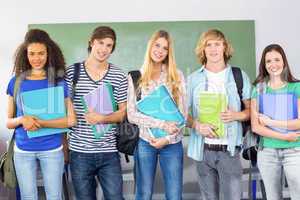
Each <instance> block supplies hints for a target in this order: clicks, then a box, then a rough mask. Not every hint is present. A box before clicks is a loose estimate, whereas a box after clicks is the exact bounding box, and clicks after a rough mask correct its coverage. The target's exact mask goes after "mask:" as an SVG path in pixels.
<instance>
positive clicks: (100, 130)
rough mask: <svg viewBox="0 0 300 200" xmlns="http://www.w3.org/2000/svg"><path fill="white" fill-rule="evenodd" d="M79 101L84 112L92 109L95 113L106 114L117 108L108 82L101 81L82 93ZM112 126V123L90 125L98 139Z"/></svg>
mask: <svg viewBox="0 0 300 200" xmlns="http://www.w3.org/2000/svg"><path fill="white" fill-rule="evenodd" d="M81 102H82V104H83V106H84V109H85V111H86V112H88V110H93V111H94V112H96V113H99V114H102V115H107V114H111V113H113V112H115V111H116V110H117V105H116V102H115V99H114V96H113V90H112V86H111V84H110V83H103V84H101V85H100V86H99V87H98V88H96V89H95V90H93V91H91V92H89V93H88V94H86V95H84V96H83V97H82V98H81ZM112 126H113V125H112V124H96V125H92V129H93V132H94V135H95V138H97V139H100V138H101V137H102V136H103V135H104V134H105V133H106V132H107V131H109V130H111V128H112Z"/></svg>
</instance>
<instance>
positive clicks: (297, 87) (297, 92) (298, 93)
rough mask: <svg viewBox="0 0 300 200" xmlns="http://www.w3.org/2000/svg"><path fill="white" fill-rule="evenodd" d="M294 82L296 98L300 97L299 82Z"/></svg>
mask: <svg viewBox="0 0 300 200" xmlns="http://www.w3.org/2000/svg"><path fill="white" fill-rule="evenodd" d="M295 84H296V87H295V95H296V96H297V97H298V99H300V82H297V83H295Z"/></svg>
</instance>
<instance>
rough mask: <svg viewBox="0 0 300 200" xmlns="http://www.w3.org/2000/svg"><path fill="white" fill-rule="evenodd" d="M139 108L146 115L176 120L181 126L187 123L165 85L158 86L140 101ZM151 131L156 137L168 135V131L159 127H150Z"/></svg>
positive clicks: (171, 120)
mask: <svg viewBox="0 0 300 200" xmlns="http://www.w3.org/2000/svg"><path fill="white" fill-rule="evenodd" d="M137 109H138V110H139V111H140V112H141V113H143V114H145V115H148V116H151V117H154V118H157V119H160V120H165V121H169V122H176V123H177V124H178V127H179V128H182V127H184V125H185V119H184V116H183V115H182V113H181V112H180V110H179V109H178V107H177V105H176V103H175V101H174V99H173V97H172V95H171V94H170V93H169V91H168V89H167V88H166V86H165V85H161V86H159V87H157V88H156V89H155V90H154V91H153V92H152V93H151V94H149V95H147V96H146V97H144V98H143V99H141V100H140V101H138V102H137ZM149 131H150V133H151V134H152V135H153V137H155V138H160V137H165V136H167V135H168V133H167V132H166V131H164V130H162V129H158V128H150V130H149Z"/></svg>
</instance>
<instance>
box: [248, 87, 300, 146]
mask: <svg viewBox="0 0 300 200" xmlns="http://www.w3.org/2000/svg"><path fill="white" fill-rule="evenodd" d="M265 92H266V93H269V94H294V95H296V96H297V98H298V101H299V98H300V82H296V83H287V84H286V85H285V86H284V87H282V88H279V89H272V88H270V87H269V86H267V87H266V90H265ZM257 97H258V95H257V88H256V87H254V88H253V90H252V95H251V98H252V99H254V98H256V99H257ZM298 110H299V109H298ZM261 144H262V146H263V147H267V148H292V147H300V138H299V139H298V140H297V141H296V142H289V141H285V140H279V139H275V138H269V137H262V143H261Z"/></svg>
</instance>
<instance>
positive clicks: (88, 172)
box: [70, 151, 123, 200]
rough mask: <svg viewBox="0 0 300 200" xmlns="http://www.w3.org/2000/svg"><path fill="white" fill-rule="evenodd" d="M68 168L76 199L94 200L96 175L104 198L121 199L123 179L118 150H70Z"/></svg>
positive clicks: (106, 199) (109, 199) (108, 199)
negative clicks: (105, 151)
mask: <svg viewBox="0 0 300 200" xmlns="http://www.w3.org/2000/svg"><path fill="white" fill-rule="evenodd" d="M70 168H71V176H72V181H73V186H74V190H75V195H76V198H77V200H96V187H97V183H96V180H95V176H97V178H98V180H99V182H100V185H101V188H102V191H103V195H104V199H105V200H123V192H122V191H123V181H122V171H121V164H120V157H119V153H118V152H111V153H81V152H76V151H71V152H70Z"/></svg>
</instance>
